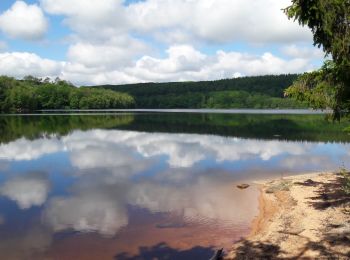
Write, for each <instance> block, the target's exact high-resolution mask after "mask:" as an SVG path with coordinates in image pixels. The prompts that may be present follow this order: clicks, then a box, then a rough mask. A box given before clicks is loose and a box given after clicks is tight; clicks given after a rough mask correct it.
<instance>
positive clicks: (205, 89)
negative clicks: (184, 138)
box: [93, 74, 306, 108]
mask: <svg viewBox="0 0 350 260" xmlns="http://www.w3.org/2000/svg"><path fill="white" fill-rule="evenodd" d="M297 77H298V75H297V74H288V75H268V76H256V77H242V78H235V79H223V80H216V81H200V82H170V83H140V84H128V85H102V86H94V87H93V88H95V89H96V88H97V89H100V88H104V89H110V90H114V91H118V92H123V93H127V94H130V95H131V96H133V97H134V99H135V101H136V107H137V108H302V107H306V105H305V104H303V103H301V102H297V101H295V100H292V99H289V98H284V90H285V89H286V88H287V87H289V86H290V85H292V83H293V81H294V80H295V79H296V78H297Z"/></svg>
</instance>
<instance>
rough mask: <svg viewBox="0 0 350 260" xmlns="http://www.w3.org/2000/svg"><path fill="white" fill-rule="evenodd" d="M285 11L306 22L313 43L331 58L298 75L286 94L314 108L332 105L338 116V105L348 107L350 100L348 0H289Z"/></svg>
mask: <svg viewBox="0 0 350 260" xmlns="http://www.w3.org/2000/svg"><path fill="white" fill-rule="evenodd" d="M284 12H285V13H286V14H287V16H288V17H289V18H290V19H295V20H297V21H298V22H299V23H300V24H301V25H303V26H308V27H309V28H310V29H311V31H312V33H313V39H314V45H315V46H318V47H322V48H323V51H324V52H325V54H326V55H328V56H330V57H331V58H332V60H331V61H326V62H325V64H324V66H323V67H322V68H321V69H320V70H318V71H315V72H312V73H305V74H304V75H302V76H301V77H300V78H298V79H297V80H296V81H295V83H294V84H293V85H292V86H291V87H290V88H288V89H287V91H286V95H289V96H292V97H294V98H297V99H299V100H303V101H307V102H309V104H310V105H312V106H313V107H314V108H332V109H333V111H334V116H335V117H339V111H340V110H341V109H347V110H348V109H349V100H350V1H349V0H292V5H291V6H289V7H287V8H286V9H285V10H284Z"/></svg>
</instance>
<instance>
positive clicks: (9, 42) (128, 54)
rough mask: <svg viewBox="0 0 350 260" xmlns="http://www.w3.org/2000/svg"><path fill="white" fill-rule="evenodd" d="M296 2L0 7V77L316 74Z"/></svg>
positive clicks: (64, 2) (103, 79) (126, 79)
mask: <svg viewBox="0 0 350 260" xmlns="http://www.w3.org/2000/svg"><path fill="white" fill-rule="evenodd" d="M290 3H291V1H290V0H244V1H242V0H89V1H86V0H26V1H10V0H1V2H0V74H1V75H7V76H12V77H16V78H22V77H24V76H26V75H33V76H36V77H50V78H52V79H54V78H56V77H60V78H61V79H64V80H68V81H70V82H72V83H74V84H76V85H79V86H80V85H95V84H124V83H136V82H167V81H199V80H216V79H223V78H234V77H241V76H251V75H266V74H284V73H302V72H306V71H311V70H314V69H317V68H319V67H320V65H321V64H322V61H323V59H324V54H323V52H322V51H321V50H320V49H318V48H316V47H314V46H313V44H312V43H313V41H312V33H311V31H310V30H309V29H308V28H304V27H301V26H300V25H299V24H298V23H297V22H294V21H293V20H289V19H288V18H287V17H286V16H285V14H284V13H283V11H282V8H285V7H287V6H288V5H290Z"/></svg>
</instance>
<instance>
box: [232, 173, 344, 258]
mask: <svg viewBox="0 0 350 260" xmlns="http://www.w3.org/2000/svg"><path fill="white" fill-rule="evenodd" d="M341 181H342V179H341V176H340V175H338V174H333V173H328V174H309V175H298V176H291V177H286V178H283V179H278V180H273V181H265V182H263V183H262V184H261V195H260V198H259V202H260V203H259V204H260V205H259V211H260V213H259V216H258V217H257V218H256V219H255V220H254V222H253V226H252V231H251V234H250V235H249V236H248V237H247V238H245V239H241V240H240V241H239V242H238V243H236V244H235V245H234V246H233V248H232V251H231V252H229V254H228V256H227V257H226V258H227V259H350V197H349V195H346V194H345V193H344V192H343V191H342V189H341ZM226 258H225V259H226Z"/></svg>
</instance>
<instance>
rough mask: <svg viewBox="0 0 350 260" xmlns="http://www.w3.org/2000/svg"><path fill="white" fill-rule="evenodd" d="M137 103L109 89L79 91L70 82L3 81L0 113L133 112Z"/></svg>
mask: <svg viewBox="0 0 350 260" xmlns="http://www.w3.org/2000/svg"><path fill="white" fill-rule="evenodd" d="M134 106H135V100H134V99H133V98H132V97H131V96H130V95H129V94H126V93H118V92H115V91H111V90H107V89H94V88H77V87H75V86H73V85H72V84H70V83H69V82H67V81H64V80H60V79H56V80H55V82H50V80H49V79H45V80H41V79H37V78H35V77H31V76H28V77H25V78H24V79H23V80H16V79H14V78H11V77H6V76H1V77H0V112H25V111H34V110H40V109H106V108H132V107H134Z"/></svg>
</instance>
